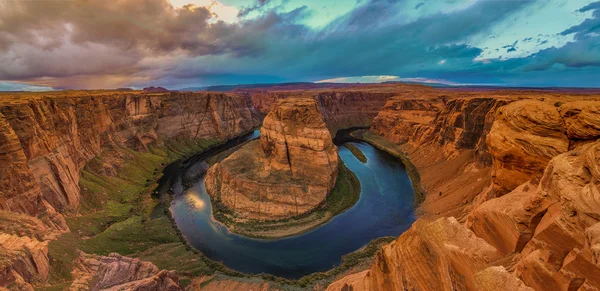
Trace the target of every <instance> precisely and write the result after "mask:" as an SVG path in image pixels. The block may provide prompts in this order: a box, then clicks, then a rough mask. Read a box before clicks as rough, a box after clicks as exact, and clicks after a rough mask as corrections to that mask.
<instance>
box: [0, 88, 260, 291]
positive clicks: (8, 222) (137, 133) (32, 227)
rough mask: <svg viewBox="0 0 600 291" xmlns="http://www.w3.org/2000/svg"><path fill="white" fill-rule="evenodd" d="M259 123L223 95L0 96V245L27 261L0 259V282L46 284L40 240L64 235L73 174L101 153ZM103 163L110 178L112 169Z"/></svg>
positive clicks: (218, 135)
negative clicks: (0, 265)
mask: <svg viewBox="0 0 600 291" xmlns="http://www.w3.org/2000/svg"><path fill="white" fill-rule="evenodd" d="M259 122H260V121H259V119H258V118H257V117H256V114H254V112H253V109H252V107H251V105H250V104H248V103H247V102H246V100H245V99H243V98H240V97H234V96H229V95H224V94H196V93H154V94H145V93H141V92H125V93H124V92H108V91H99V92H94V91H91V92H64V93H63V92H58V93H46V94H34V95H26V94H16V95H14V96H13V95H12V94H8V93H6V94H2V95H0V217H2V220H1V221H2V223H0V231H1V232H2V233H5V234H6V235H8V236H5V237H2V238H0V243H2V244H6V245H7V247H6V248H8V249H10V250H13V251H14V253H15V254H21V253H31V256H32V257H27V256H23V255H11V253H10V252H9V253H6V254H2V255H1V256H2V260H3V261H4V262H6V263H7V265H6V266H9V268H8V269H6V270H4V271H2V273H0V282H3V284H8V283H7V282H20V283H19V284H20V285H22V286H25V287H23V288H27V286H29V285H28V284H29V283H31V282H34V283H35V282H42V283H43V282H44V280H46V279H47V276H48V269H47V260H48V258H47V257H46V256H45V255H44V254H45V253H46V252H47V249H46V248H47V244H44V243H43V242H44V241H45V240H48V239H52V238H53V237H54V236H55V235H56V234H57V233H60V232H65V231H68V227H67V225H66V223H65V221H64V218H63V216H62V215H61V213H69V212H73V211H75V210H77V208H78V206H79V201H80V198H81V193H80V188H79V178H80V176H79V175H80V170H81V169H82V168H83V167H84V166H85V165H86V163H87V162H88V161H90V160H91V159H92V158H94V157H95V156H97V155H99V154H100V153H102V152H103V151H104V150H106V149H111V148H128V149H134V150H140V151H145V150H147V147H148V146H149V145H150V144H155V145H162V144H163V143H168V142H171V141H174V140H183V141H193V140H200V139H219V140H224V139H229V138H231V137H234V136H237V135H240V134H242V133H245V132H247V131H249V130H251V129H252V128H253V127H255V126H256V125H258V124H259ZM105 166H106V171H105V172H106V173H105V174H107V175H111V174H113V173H114V172H115V171H114V167H119V164H116V165H112V164H106V165H105ZM21 226H24V227H21ZM32 250H34V251H32ZM10 266H13V267H10ZM7 270H8V271H7ZM15 272H16V273H15ZM21 283H22V284H21ZM29 287H30V286H29Z"/></svg>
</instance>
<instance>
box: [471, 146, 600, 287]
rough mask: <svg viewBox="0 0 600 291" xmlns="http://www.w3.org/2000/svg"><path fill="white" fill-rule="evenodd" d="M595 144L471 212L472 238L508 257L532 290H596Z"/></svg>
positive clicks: (563, 157)
mask: <svg viewBox="0 0 600 291" xmlns="http://www.w3.org/2000/svg"><path fill="white" fill-rule="evenodd" d="M599 149H600V142H595V143H588V144H586V145H583V146H580V147H578V148H576V149H574V150H572V151H570V152H566V153H563V154H560V155H558V156H556V157H554V158H553V159H552V160H551V161H550V162H549V164H548V166H547V167H546V170H545V171H544V174H543V177H542V178H541V180H540V182H539V183H538V184H536V183H532V182H527V183H525V184H523V185H521V186H519V187H517V188H516V189H515V190H513V191H512V192H510V193H508V194H506V195H504V196H502V197H500V198H496V199H491V200H489V201H487V202H485V203H483V204H482V205H480V206H479V207H477V208H476V209H474V210H473V211H472V212H471V214H470V216H469V219H468V222H467V226H469V227H470V228H471V229H472V230H473V232H474V233H475V234H477V235H478V236H480V237H482V238H484V239H485V240H486V241H487V242H488V243H490V244H491V245H493V246H495V247H497V248H498V249H499V250H501V251H503V253H504V254H506V255H508V254H510V253H512V252H517V253H520V254H519V256H520V258H519V259H518V260H517V261H516V265H515V275H516V276H517V277H519V278H520V279H521V280H522V281H523V282H524V283H525V284H526V285H528V286H530V287H532V288H534V289H535V290H577V288H583V289H581V290H595V289H594V288H600V282H599V281H598V280H597V278H598V276H597V275H598V274H600V268H598V264H597V246H596V244H597V243H596V231H595V230H596V227H597V226H596V225H597V224H598V221H600V217H599V216H598V214H599V213H600V210H599V209H600V208H599V207H598V205H597V203H598V201H600V192H598V186H599V185H600V179H599V177H600V172H599V171H598V169H597V167H598V165H599V163H598V162H599V161H598V160H597V158H596V157H597V153H598V151H599Z"/></svg>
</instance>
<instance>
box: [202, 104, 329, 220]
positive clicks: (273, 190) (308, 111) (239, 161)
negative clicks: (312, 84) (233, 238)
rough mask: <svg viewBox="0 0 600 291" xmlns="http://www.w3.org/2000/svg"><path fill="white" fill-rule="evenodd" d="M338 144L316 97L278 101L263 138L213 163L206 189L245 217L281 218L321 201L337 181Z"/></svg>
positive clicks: (309, 208) (268, 118)
mask: <svg viewBox="0 0 600 291" xmlns="http://www.w3.org/2000/svg"><path fill="white" fill-rule="evenodd" d="M337 171H338V155H337V148H336V147H335V145H333V142H332V140H331V134H330V133H329V131H328V130H327V128H326V127H325V123H324V122H323V117H322V115H321V112H320V110H319V106H318V105H317V103H316V102H315V101H314V99H312V98H297V97H294V98H287V99H281V100H279V101H278V102H277V105H276V106H274V107H273V108H272V109H271V111H270V112H269V114H268V115H267V117H266V118H265V120H264V122H263V127H262V129H261V136H260V141H253V142H250V143H249V144H247V145H245V146H243V147H242V148H240V149H239V150H238V151H236V152H235V153H233V154H232V155H231V156H229V157H228V158H226V159H225V160H223V161H221V162H220V163H218V164H216V165H214V166H212V167H211V168H210V169H209V170H208V174H207V177H206V189H207V190H208V192H209V194H210V195H211V196H212V198H213V199H217V200H219V201H222V202H223V203H224V204H225V206H227V207H228V208H230V209H231V210H233V211H234V212H235V213H236V215H237V216H239V217H242V218H253V219H262V220H272V219H281V218H287V217H291V216H296V215H299V214H303V213H306V212H307V211H309V210H311V209H313V208H315V207H316V206H317V205H319V204H320V203H321V202H322V201H323V200H324V199H325V197H326V196H327V193H329V191H331V189H332V188H333V186H334V185H335V181H336V178H337Z"/></svg>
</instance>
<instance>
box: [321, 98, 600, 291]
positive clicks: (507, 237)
mask: <svg viewBox="0 0 600 291" xmlns="http://www.w3.org/2000/svg"><path fill="white" fill-rule="evenodd" d="M537 97H539V95H536V99H538V98H537ZM503 98H505V97H503ZM577 98H583V99H585V98H587V99H590V100H584V101H581V100H576V101H573V99H577ZM585 98H584V97H581V96H577V97H571V96H565V98H564V99H562V100H563V101H560V102H558V101H556V99H552V98H548V99H547V100H544V101H542V100H543V99H542V98H539V99H540V100H523V101H516V100H515V101H516V102H513V100H511V99H510V98H508V99H506V100H507V101H506V103H510V104H508V105H506V106H503V107H498V108H497V109H496V112H495V115H493V118H491V119H490V118H486V120H487V121H486V124H487V125H486V126H484V128H485V127H488V128H489V131H488V132H486V131H485V130H484V132H483V133H484V134H483V135H481V136H479V140H480V141H481V140H482V139H483V140H484V141H485V142H486V147H485V148H483V147H480V146H481V144H480V142H477V144H479V146H477V147H476V148H475V149H476V150H487V151H488V152H487V154H489V155H490V157H491V164H492V168H493V169H494V170H493V171H487V174H488V175H490V178H491V179H488V180H487V181H488V183H489V184H488V185H489V187H486V189H483V190H482V191H480V192H479V193H477V194H476V196H475V197H473V198H474V200H473V202H472V203H468V206H469V207H465V208H464V210H465V212H463V213H462V214H461V215H457V217H459V218H461V220H462V221H465V222H464V223H453V224H449V223H441V221H444V220H448V219H450V221H453V218H439V219H438V220H436V221H435V222H433V223H431V222H429V220H428V219H427V218H420V219H418V220H417V222H415V223H414V224H413V226H412V227H411V229H409V230H408V231H407V232H405V233H404V234H402V235H401V236H400V237H399V238H398V240H397V241H396V242H395V243H392V244H390V245H388V246H386V247H384V248H383V249H382V250H381V251H380V252H379V253H378V255H377V261H376V263H375V264H373V266H372V267H371V268H370V269H369V270H367V271H364V272H362V273H358V274H354V275H350V276H348V277H346V278H344V279H342V280H340V281H338V282H335V283H334V284H332V285H330V286H329V289H330V290H599V289H600V281H599V280H598V278H600V265H599V264H598V259H599V257H598V256H599V255H598V254H599V250H600V248H599V245H600V244H599V243H598V242H599V241H600V239H599V237H600V231H599V230H600V210H599V209H600V205H599V201H600V191H599V189H600V170H599V168H598V167H599V166H600V158H599V157H600V141H598V139H599V138H600V134H598V131H597V128H598V127H597V122H596V120H598V118H600V111H598V110H597V108H598V106H600V99H599V98H597V97H594V96H588V97H585ZM397 102H400V101H397ZM503 102H504V101H503ZM511 102H512V103H511ZM445 104H448V102H447V101H445ZM413 108H414V107H413ZM442 112H443V111H442ZM390 115H394V114H390ZM441 115H442V113H439V114H438V115H437V117H436V119H439V118H441ZM486 115H487V116H488V117H489V113H487V114H486ZM380 116H382V117H384V116H383V115H382V114H380ZM395 116H398V114H396V115H395ZM404 116H410V114H407V115H404ZM386 118H387V117H386ZM400 122H404V121H400ZM431 123H432V122H429V124H431ZM377 124H378V125H380V126H383V125H384V124H385V123H384V122H382V121H378V122H376V123H375V124H374V126H373V127H376V125H377ZM389 124H392V123H389ZM402 126H403V127H405V128H415V127H425V126H428V124H427V123H425V124H423V123H421V124H416V122H414V123H409V124H408V125H406V124H405V125H402ZM378 130H381V132H382V133H384V132H386V131H385V130H383V129H381V128H379V129H378ZM387 132H388V134H389V131H387ZM411 132H413V134H411V135H408V136H406V138H402V139H397V141H399V142H406V143H405V144H404V146H403V148H405V149H410V147H411V145H410V143H411V142H412V143H417V144H419V142H420V141H422V135H416V134H415V133H416V132H419V131H418V130H412V131H411ZM444 140H446V141H448V140H449V139H444ZM471 144H473V143H471ZM432 145H433V146H432ZM438 145H439V144H438ZM421 146H422V147H424V148H429V150H431V149H432V148H435V149H438V148H439V146H437V145H436V143H429V144H427V143H425V144H421ZM455 148H456V147H455ZM460 152H461V151H459V153H460ZM415 153H417V154H418V153H419V152H417V151H413V152H409V155H412V156H411V157H417V158H419V157H421V158H422V156H419V155H417V154H415ZM447 157H448V155H446V156H442V157H441V158H439V157H438V159H440V160H441V161H442V162H439V163H438V165H446V166H447V165H450V164H449V163H448V161H445V162H444V158H447ZM450 157H451V156H450ZM472 158H473V159H474V158H475V156H473V157H472ZM450 159H452V158H450ZM475 165H477V167H473V166H469V167H466V168H465V169H470V170H469V171H458V172H455V175H456V179H459V180H460V179H461V177H464V176H468V175H469V174H470V172H472V171H474V170H476V171H479V172H486V170H485V167H489V166H486V165H487V163H482V162H480V161H478V162H477V163H475ZM420 169H423V168H420ZM425 169H426V168H425ZM498 174H500V175H498ZM421 177H422V178H423V176H421ZM511 177H512V178H511ZM426 179H427V177H426ZM439 181H440V180H438V182H439ZM474 183H476V181H470V182H469V181H466V182H465V183H463V185H462V188H461V189H460V190H459V192H455V193H451V194H446V193H444V195H442V194H441V193H440V195H439V196H438V195H436V194H437V193H435V192H434V193H431V192H430V193H428V195H430V196H436V197H443V196H445V195H452V196H454V195H456V194H458V193H460V192H467V191H469V188H470V185H473V184H474ZM505 193H506V194H505ZM432 194H433V195H432ZM428 199H430V198H429V197H428ZM438 199H440V200H441V199H442V198H438ZM433 201H434V202H435V200H433ZM429 202H431V201H429ZM426 206H427V205H426ZM422 209H429V208H426V207H423V208H422ZM426 214H427V213H426ZM431 214H434V215H435V214H436V213H429V214H428V215H427V216H430V215H431ZM433 225H438V226H439V228H441V229H444V231H446V232H450V233H453V234H460V233H468V234H469V235H468V237H470V239H472V240H474V241H478V243H476V245H477V247H475V246H472V247H470V248H471V249H468V247H467V248H463V247H464V246H469V245H470V244H469V242H467V241H461V242H460V243H456V238H455V237H457V236H454V237H445V238H444V243H442V244H441V245H442V246H443V247H439V245H440V244H436V243H435V242H436V236H435V235H433V234H435V233H438V234H439V233H443V232H440V231H436V230H433V229H432V228H427V227H432V226H433ZM426 228H427V229H426ZM425 229H426V230H425ZM416 234H418V236H417V235H416ZM398 242H402V244H400V243H398ZM423 245H424V246H425V247H423ZM436 245H437V247H435V246H436ZM484 246H485V247H486V248H489V249H490V250H493V251H490V253H488V254H487V255H483V254H482V252H481V248H483V247H484ZM462 251H464V252H462ZM457 252H458V253H461V254H464V255H465V257H466V258H465V257H463V258H462V259H460V260H459V262H460V263H456V262H454V261H452V260H448V259H447V258H453V257H455V256H456V255H455V254H456V253H457ZM491 253H493V254H494V255H490V254H491ZM415 258H416V259H415ZM482 258H487V259H484V260H482ZM476 259H479V260H478V262H480V263H481V264H479V265H477V264H473V262H474V261H477V260H476ZM383 262H385V263H383ZM457 266H460V267H457ZM432 274H434V275H432ZM447 274H450V275H447ZM448 276H449V277H448ZM415 278H416V279H415ZM438 278H441V279H438ZM444 278H450V279H444ZM432 282H434V283H432ZM446 282H450V283H448V284H446ZM431 284H438V285H435V286H433V285H431ZM430 285H431V286H430Z"/></svg>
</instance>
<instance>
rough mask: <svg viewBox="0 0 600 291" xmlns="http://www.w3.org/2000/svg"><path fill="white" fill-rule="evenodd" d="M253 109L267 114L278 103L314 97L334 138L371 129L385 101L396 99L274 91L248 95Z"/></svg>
mask: <svg viewBox="0 0 600 291" xmlns="http://www.w3.org/2000/svg"><path fill="white" fill-rule="evenodd" d="M247 94H248V95H249V96H250V99H251V100H252V104H254V107H255V108H256V109H257V110H258V111H260V112H262V113H263V114H267V113H268V112H269V111H270V110H271V109H272V108H273V106H275V105H276V104H277V100H279V99H286V98H294V97H298V96H311V97H312V98H313V99H315V100H316V101H317V103H318V105H319V107H320V110H321V113H322V114H323V119H324V120H325V124H326V125H327V128H328V129H329V130H330V132H331V133H332V134H335V132H336V131H337V130H339V129H343V128H350V127H362V126H370V125H371V123H372V122H373V118H374V117H375V116H377V114H378V113H379V111H380V110H381V109H382V108H383V106H384V104H385V103H386V101H387V100H388V99H389V98H390V97H392V96H394V93H387V92H360V91H348V90H339V91H324V92H323V91H305V92H301V93H298V92H294V91H281V92H278V91H274V92H249V93H247Z"/></svg>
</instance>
